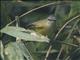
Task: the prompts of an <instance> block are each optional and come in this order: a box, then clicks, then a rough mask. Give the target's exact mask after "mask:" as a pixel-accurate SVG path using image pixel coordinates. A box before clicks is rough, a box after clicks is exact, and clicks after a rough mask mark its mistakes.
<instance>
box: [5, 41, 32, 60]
mask: <svg viewBox="0 0 80 60" xmlns="http://www.w3.org/2000/svg"><path fill="white" fill-rule="evenodd" d="M5 55H6V57H7V59H8V60H25V59H24V57H26V59H27V60H33V58H32V56H31V55H30V53H29V51H28V49H27V48H26V47H25V45H24V44H23V43H16V42H13V43H9V44H7V45H6V48H5Z"/></svg>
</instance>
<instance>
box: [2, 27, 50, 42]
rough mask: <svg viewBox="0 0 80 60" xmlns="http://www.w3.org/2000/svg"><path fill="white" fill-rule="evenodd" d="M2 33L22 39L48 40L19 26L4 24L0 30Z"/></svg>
mask: <svg viewBox="0 0 80 60" xmlns="http://www.w3.org/2000/svg"><path fill="white" fill-rule="evenodd" d="M1 32H2V33H5V34H8V35H10V36H13V37H15V38H17V37H18V38H19V39H23V40H24V41H37V42H49V39H48V38H47V37H45V36H43V35H41V34H39V33H36V32H35V31H32V30H25V29H24V28H21V27H15V26H6V27H4V28H3V29H2V30H1Z"/></svg>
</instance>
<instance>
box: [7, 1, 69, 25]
mask: <svg viewBox="0 0 80 60" xmlns="http://www.w3.org/2000/svg"><path fill="white" fill-rule="evenodd" d="M60 2H61V1H57V2H52V3H48V4H45V5H42V6H40V7H37V8H34V9H32V10H29V11H28V12H25V13H24V14H22V15H20V16H19V18H22V17H23V16H25V15H27V14H29V13H31V12H33V11H36V10H38V9H40V8H43V7H46V6H49V5H59V4H60ZM66 2H68V1H66ZM15 21H16V20H13V21H11V22H10V23H8V24H7V26H9V25H10V24H12V23H14V22H15Z"/></svg>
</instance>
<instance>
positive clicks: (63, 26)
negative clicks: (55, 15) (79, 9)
mask: <svg viewBox="0 0 80 60" xmlns="http://www.w3.org/2000/svg"><path fill="white" fill-rule="evenodd" d="M78 17H80V15H77V16H75V17H74V18H72V19H71V20H69V21H67V22H66V23H65V24H64V25H63V26H62V27H61V29H60V30H59V31H58V33H57V34H56V35H55V37H54V39H53V40H54V41H55V40H56V38H57V37H58V35H59V34H60V32H61V31H62V30H63V29H64V28H65V26H66V25H67V24H69V23H70V22H72V21H73V20H75V19H76V18H78ZM51 48H52V45H50V46H49V49H48V51H47V53H46V56H47V55H48V56H49V53H50V51H51ZM48 56H47V57H46V58H48Z"/></svg>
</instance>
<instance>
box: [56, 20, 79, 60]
mask: <svg viewBox="0 0 80 60" xmlns="http://www.w3.org/2000/svg"><path fill="white" fill-rule="evenodd" d="M79 21H80V20H77V21H76V22H75V23H74V25H73V27H72V29H71V30H70V33H69V34H68V36H67V38H66V39H65V41H66V40H68V39H69V38H70V37H71V34H72V32H73V30H74V28H75V26H76V25H77V23H78V22H79ZM70 45H73V44H70ZM73 46H75V45H73ZM64 48H65V47H63V44H62V47H61V50H60V52H59V54H58V56H57V58H56V60H59V57H60V55H61V52H62V50H63V49H64Z"/></svg>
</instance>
